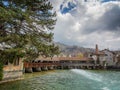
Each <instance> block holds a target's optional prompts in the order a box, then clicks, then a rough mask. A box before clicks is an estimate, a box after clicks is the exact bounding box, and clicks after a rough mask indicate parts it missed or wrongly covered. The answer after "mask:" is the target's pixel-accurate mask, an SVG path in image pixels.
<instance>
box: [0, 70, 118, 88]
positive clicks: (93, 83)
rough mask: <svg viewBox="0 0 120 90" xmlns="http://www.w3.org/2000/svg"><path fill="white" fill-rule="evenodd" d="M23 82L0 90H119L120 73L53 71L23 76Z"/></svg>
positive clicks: (15, 82)
mask: <svg viewBox="0 0 120 90" xmlns="http://www.w3.org/2000/svg"><path fill="white" fill-rule="evenodd" d="M24 78H25V79H24V80H20V81H14V82H9V83H5V84H2V85H0V90H120V72H119V71H102V70H80V69H71V70H54V71H47V72H38V73H32V74H24Z"/></svg>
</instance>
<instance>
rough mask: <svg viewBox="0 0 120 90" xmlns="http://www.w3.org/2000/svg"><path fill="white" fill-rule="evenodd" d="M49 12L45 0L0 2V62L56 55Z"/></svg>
mask: <svg viewBox="0 0 120 90" xmlns="http://www.w3.org/2000/svg"><path fill="white" fill-rule="evenodd" d="M52 9H53V7H52V5H51V3H50V2H49V1H48V0H1V1H0V46H1V48H0V49H1V51H0V57H2V58H1V61H4V62H5V61H6V60H9V61H11V62H12V61H14V60H16V59H18V58H21V57H24V58H25V59H26V60H34V59H35V58H37V57H38V56H39V55H42V56H52V55H53V54H58V50H59V49H58V47H56V46H55V45H54V44H52V43H51V42H52V39H53V33H52V30H53V29H54V25H55V23H56V12H54V11H53V10H52Z"/></svg>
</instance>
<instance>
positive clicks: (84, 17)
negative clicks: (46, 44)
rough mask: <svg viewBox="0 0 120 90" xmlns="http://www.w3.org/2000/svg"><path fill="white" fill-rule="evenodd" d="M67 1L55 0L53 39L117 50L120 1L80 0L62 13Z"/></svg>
mask: <svg viewBox="0 0 120 90" xmlns="http://www.w3.org/2000/svg"><path fill="white" fill-rule="evenodd" d="M63 1H64V0H52V3H54V7H55V9H56V10H57V24H56V26H55V30H54V40H55V41H59V42H62V43H65V44H70V45H74V44H76V45H79V46H85V47H93V48H94V45H95V44H96V43H97V44H99V45H100V46H101V48H111V49H117V48H119V44H120V42H119V41H120V36H119V33H120V2H119V1H111V2H106V3H101V2H92V1H89V2H87V3H84V4H83V3H81V2H80V1H79V0H75V1H76V2H77V3H76V4H77V6H76V7H75V8H74V9H72V10H71V11H69V12H68V13H66V14H61V12H60V5H61V4H62V3H63Z"/></svg>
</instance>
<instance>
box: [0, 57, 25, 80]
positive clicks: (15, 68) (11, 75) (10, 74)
mask: <svg viewBox="0 0 120 90" xmlns="http://www.w3.org/2000/svg"><path fill="white" fill-rule="evenodd" d="M22 75H23V62H22V59H20V60H19V65H14V64H10V63H8V65H5V66H4V67H3V80H2V81H3V82H4V81H5V82H7V81H10V80H11V81H14V80H18V79H21V78H22Z"/></svg>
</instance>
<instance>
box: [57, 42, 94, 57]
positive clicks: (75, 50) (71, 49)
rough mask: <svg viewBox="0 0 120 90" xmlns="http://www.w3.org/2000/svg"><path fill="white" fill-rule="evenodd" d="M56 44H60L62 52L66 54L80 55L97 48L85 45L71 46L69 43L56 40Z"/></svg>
mask: <svg viewBox="0 0 120 90" xmlns="http://www.w3.org/2000/svg"><path fill="white" fill-rule="evenodd" d="M55 45H57V46H59V49H60V51H61V53H62V54H64V55H73V56H75V55H78V54H79V53H83V54H85V53H92V52H94V51H95V50H94V49H92V48H84V47H80V46H76V45H73V46H69V45H65V44H63V43H60V42H55Z"/></svg>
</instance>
